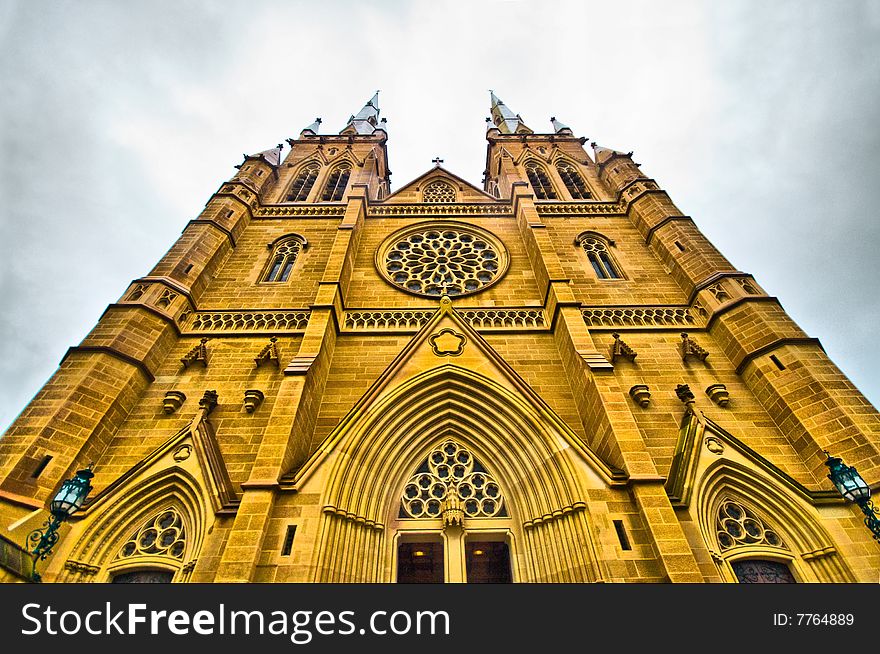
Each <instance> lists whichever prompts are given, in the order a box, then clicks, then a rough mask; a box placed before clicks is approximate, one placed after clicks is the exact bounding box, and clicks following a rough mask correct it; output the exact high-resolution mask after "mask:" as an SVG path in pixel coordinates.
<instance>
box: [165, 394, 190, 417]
mask: <svg viewBox="0 0 880 654" xmlns="http://www.w3.org/2000/svg"><path fill="white" fill-rule="evenodd" d="M185 401H186V395H184V394H183V393H181V392H180V391H168V392H167V393H165V399H164V400H162V408H163V409H164V410H165V413H167V414H169V415H170V414H172V413H174V412H175V411H177V410H178V409H179V408H180V407H181V406H182V405H183V403H184V402H185Z"/></svg>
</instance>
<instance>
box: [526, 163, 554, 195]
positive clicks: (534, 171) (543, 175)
mask: <svg viewBox="0 0 880 654" xmlns="http://www.w3.org/2000/svg"><path fill="white" fill-rule="evenodd" d="M526 175H527V176H528V178H529V183H530V184H531V185H532V189H533V190H534V191H535V197H536V198H538V199H539V200H555V199H556V191H554V190H553V185H552V184H551V183H550V178H549V177H547V171H546V170H544V168H543V167H542V166H541V165H540V164H538V163H536V162H534V161H530V162H529V163H527V164H526Z"/></svg>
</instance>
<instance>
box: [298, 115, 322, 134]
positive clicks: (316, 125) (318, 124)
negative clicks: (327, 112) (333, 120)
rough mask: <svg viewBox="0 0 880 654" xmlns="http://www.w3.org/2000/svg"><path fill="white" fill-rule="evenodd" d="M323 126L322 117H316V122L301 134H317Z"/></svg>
mask: <svg viewBox="0 0 880 654" xmlns="http://www.w3.org/2000/svg"><path fill="white" fill-rule="evenodd" d="M320 128H321V119H320V118H315V122H313V123H312V124H311V125H309V126H308V127H306V128H305V129H304V130H303V131H302V132H300V136H305V135H307V134H309V133H311V135H312V136H317V134H318V130H319V129H320Z"/></svg>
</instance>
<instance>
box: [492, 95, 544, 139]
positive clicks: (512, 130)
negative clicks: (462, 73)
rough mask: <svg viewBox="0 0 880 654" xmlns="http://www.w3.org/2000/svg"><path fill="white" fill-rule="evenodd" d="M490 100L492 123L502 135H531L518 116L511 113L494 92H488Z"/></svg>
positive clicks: (530, 131)
mask: <svg viewBox="0 0 880 654" xmlns="http://www.w3.org/2000/svg"><path fill="white" fill-rule="evenodd" d="M489 95H490V97H491V100H492V123H494V125H495V127H497V128H498V130H499V131H500V132H501V133H502V134H533V133H534V132H532V130H531V129H529V128H528V126H527V125H526V124H525V123H524V122H523V120H522V118H520V116H519V114H515V113H513V112H512V111H511V110H510V109H508V108H507V105H506V104H504V102H502V101H501V100H500V99H499V98H498V96H496V95H495V92H494V91H491V90H490V91H489Z"/></svg>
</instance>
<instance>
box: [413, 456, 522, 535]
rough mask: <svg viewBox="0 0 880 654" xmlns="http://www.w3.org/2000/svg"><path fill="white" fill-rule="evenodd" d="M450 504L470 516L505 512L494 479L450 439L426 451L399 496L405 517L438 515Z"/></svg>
mask: <svg viewBox="0 0 880 654" xmlns="http://www.w3.org/2000/svg"><path fill="white" fill-rule="evenodd" d="M450 505H454V506H460V507H461V509H462V511H464V514H465V515H466V516H468V517H471V518H493V517H499V516H506V515H507V512H506V511H505V509H504V497H503V495H502V493H501V487H500V486H499V485H498V482H497V481H496V480H495V478H494V477H493V476H492V475H491V474H489V473H488V472H487V471H486V470H485V468H483V466H481V465H480V464H479V462H477V461H476V459H475V458H474V455H473V454H472V453H471V452H470V451H469V450H468V449H467V448H465V447H464V446H463V445H461V444H459V443H456V442H455V441H452V440H449V441H446V442H445V443H443V444H442V445H440V447H438V448H436V449H435V450H433V451H432V452H431V453H430V454H429V455H428V459H427V461H426V462H425V463H424V464H422V466H421V467H420V468H419V471H418V472H416V474H414V475H413V476H412V477H411V478H410V480H409V481H408V482H407V483H406V486H405V487H404V489H403V497H402V498H401V506H402V509H403V513H402V515H403V516H404V517H407V518H439V517H440V515H441V514H442V513H443V510H444V509H445V508H448V507H449V506H450Z"/></svg>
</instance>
